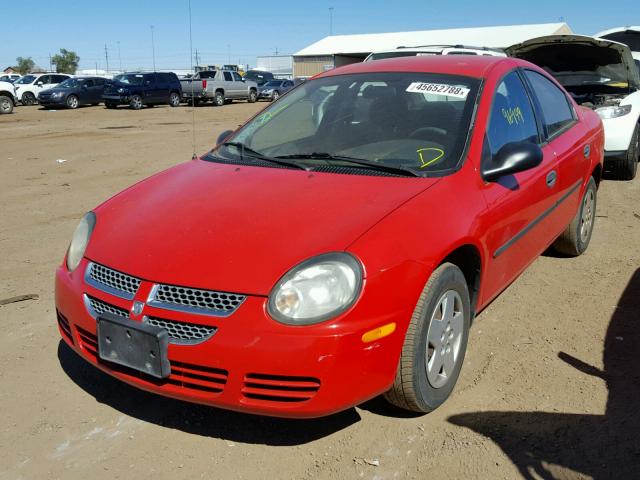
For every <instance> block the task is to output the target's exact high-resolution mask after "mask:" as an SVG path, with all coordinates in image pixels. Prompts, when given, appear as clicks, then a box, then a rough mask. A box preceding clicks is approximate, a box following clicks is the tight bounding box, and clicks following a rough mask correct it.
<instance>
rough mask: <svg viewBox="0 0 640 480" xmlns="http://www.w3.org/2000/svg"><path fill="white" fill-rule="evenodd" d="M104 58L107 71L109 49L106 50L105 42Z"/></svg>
mask: <svg viewBox="0 0 640 480" xmlns="http://www.w3.org/2000/svg"><path fill="white" fill-rule="evenodd" d="M104 60H105V62H106V64H107V73H108V72H109V51H108V50H107V44H106V43H105V44H104Z"/></svg>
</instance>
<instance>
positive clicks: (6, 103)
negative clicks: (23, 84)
mask: <svg viewBox="0 0 640 480" xmlns="http://www.w3.org/2000/svg"><path fill="white" fill-rule="evenodd" d="M16 101H17V100H16V88H15V87H14V86H13V84H12V83H10V82H2V81H0V114H4V113H11V112H13V107H15V105H16Z"/></svg>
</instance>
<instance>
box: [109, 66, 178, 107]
mask: <svg viewBox="0 0 640 480" xmlns="http://www.w3.org/2000/svg"><path fill="white" fill-rule="evenodd" d="M181 96H182V87H181V85H180V80H178V76H177V75H176V74H175V73H172V72H153V73H148V72H147V73H145V72H140V73H123V74H121V75H116V76H115V77H113V80H112V81H111V83H109V84H108V85H107V86H106V87H105V89H104V93H103V95H102V100H103V101H104V104H105V106H106V107H107V108H116V107H117V106H118V105H129V107H130V108H132V109H134V110H139V109H141V108H142V107H143V106H145V105H149V106H153V105H162V104H169V105H170V106H172V107H177V106H179V105H180V97H181Z"/></svg>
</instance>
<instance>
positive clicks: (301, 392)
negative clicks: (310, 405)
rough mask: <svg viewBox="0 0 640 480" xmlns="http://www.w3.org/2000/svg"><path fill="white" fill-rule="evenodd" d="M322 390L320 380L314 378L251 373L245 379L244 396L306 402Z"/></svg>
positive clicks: (278, 400) (277, 400)
mask: <svg viewBox="0 0 640 480" xmlns="http://www.w3.org/2000/svg"><path fill="white" fill-rule="evenodd" d="M319 389H320V380H318V379H317V378H313V377H290V376H284V375H267V374H263V373H249V374H247V375H246V376H245V377H244V386H243V387H242V394H243V395H244V396H245V397H247V398H250V399H253V400H264V401H270V402H289V403H293V402H305V401H307V400H311V399H312V398H313V397H314V396H315V395H316V393H318V390H319Z"/></svg>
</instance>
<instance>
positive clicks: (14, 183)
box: [0, 103, 640, 480]
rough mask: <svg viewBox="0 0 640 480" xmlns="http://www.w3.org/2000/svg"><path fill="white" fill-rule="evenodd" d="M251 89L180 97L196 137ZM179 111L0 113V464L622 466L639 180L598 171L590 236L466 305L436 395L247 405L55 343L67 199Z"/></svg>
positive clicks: (99, 180) (426, 470)
mask: <svg viewBox="0 0 640 480" xmlns="http://www.w3.org/2000/svg"><path fill="white" fill-rule="evenodd" d="M264 106H265V104H262V103H259V104H246V103H237V104H232V105H226V106H224V107H220V108H214V107H209V106H205V107H200V108H197V109H196V112H195V116H196V120H197V128H196V135H195V136H196V142H197V143H196V144H197V147H196V151H197V152H198V153H203V152H204V151H206V150H207V148H208V147H210V146H211V145H213V143H214V141H215V139H216V137H217V136H218V134H219V133H220V132H221V131H223V130H225V129H226V128H227V127H230V128H234V127H235V126H236V125H238V124H239V123H241V122H243V121H244V120H245V119H247V118H248V117H249V116H250V115H252V114H253V113H255V112H256V111H257V110H259V109H261V108H263V107H264ZM191 119H192V110H191V108H188V107H180V108H176V109H172V108H169V107H157V108H146V109H144V110H142V111H138V112H134V111H129V110H127V109H118V110H106V109H104V108H103V107H88V108H80V109H78V110H76V111H62V110H60V111H45V110H41V109H40V108H39V107H18V108H16V110H15V113H14V114H12V115H4V116H1V117H0V146H1V148H0V165H1V166H2V170H1V172H2V174H1V175H0V224H1V226H2V227H1V228H0V252H1V256H0V259H1V261H0V301H1V300H2V299H6V298H9V297H13V296H17V295H27V294H37V295H38V296H39V298H37V299H35V300H33V299H32V300H26V301H22V302H18V303H11V304H8V305H3V306H0V322H1V326H2V329H3V332H4V333H3V334H2V335H1V336H0V381H1V383H2V389H1V390H0V407H1V410H0V411H1V417H0V452H2V453H1V454H0V458H4V460H0V479H3V480H4V479H7V480H9V479H11V480H14V479H22V478H25V479H44V478H47V479H58V478H59V479H65V480H70V479H85V478H94V479H102V478H109V479H118V478H121V479H129V478H137V479H147V478H153V479H156V480H157V479H158V478H169V477H170V476H171V477H174V478H192V479H193V478H207V479H209V478H221V479H227V478H234V479H236V478H244V479H250V478H272V479H279V478H314V479H316V478H317V479H329V478H331V479H334V478H335V479H337V478H340V479H342V478H370V479H393V478H419V479H423V478H442V477H445V478H482V479H488V478H491V479H494V478H495V479H499V478H509V479H510V478H520V477H524V478H534V479H537V478H567V479H569V478H590V477H594V478H608V477H611V478H639V477H640V435H639V434H638V432H640V408H639V407H640V400H639V399H640V373H639V372H640V367H639V365H640V329H639V328H638V325H637V324H638V323H639V322H640V179H636V181H634V182H615V181H604V182H603V183H602V185H601V188H600V191H599V204H598V211H597V215H598V218H597V222H596V226H595V231H594V235H593V239H592V242H591V246H590V248H589V250H588V251H587V253H586V254H585V255H583V256H582V257H579V258H559V257H557V256H554V255H553V254H549V255H545V256H543V257H541V258H540V259H538V260H537V261H536V262H535V263H534V264H533V265H532V266H531V267H530V268H529V269H528V270H527V271H526V272H525V273H524V274H523V275H522V276H521V277H520V278H519V279H518V280H517V281H516V282H515V283H514V284H513V285H512V286H511V287H509V288H508V289H507V291H505V292H504V293H503V294H502V295H501V296H500V297H499V298H498V299H497V300H496V301H495V302H493V304H491V305H490V307H489V308H487V309H486V310H485V311H484V312H482V313H481V314H480V315H479V317H478V318H477V320H476V322H475V324H474V325H473V327H472V330H471V334H470V343H469V350H468V353H467V360H466V363H465V366H464V368H463V370H462V375H461V377H460V380H459V382H458V385H457V387H456V390H455V391H454V394H453V396H452V398H451V399H450V400H449V401H448V402H447V403H446V404H445V405H444V406H443V407H442V408H440V409H439V410H437V411H435V412H433V413H432V414H430V415H426V416H414V415H405V414H403V413H402V412H399V411H397V410H394V409H392V408H389V407H387V406H386V404H385V403H384V401H382V400H380V399H375V400H373V401H371V402H368V403H366V404H363V405H360V406H359V407H357V408H354V409H351V410H349V411H346V412H344V413H341V414H338V415H334V416H332V417H329V418H325V419H318V420H312V421H310V420H305V421H292V420H279V419H272V418H261V417H255V416H251V415H243V414H238V413H232V412H227V411H222V410H216V409H212V408H206V407H202V406H194V405H190V404H187V403H182V402H178V401H174V400H169V399H165V398H161V397H158V396H154V395H151V394H147V393H144V392H141V391H137V390H135V389H133V388H131V387H128V386H126V385H124V384H121V383H119V382H117V381H115V380H112V379H111V378H110V377H108V376H106V375H104V374H102V373H100V372H98V371H97V370H95V369H94V368H93V367H91V366H89V365H88V364H86V363H85V362H84V361H82V360H81V359H80V358H78V357H77V356H76V355H75V354H74V353H73V352H72V351H71V350H70V349H68V348H67V347H65V346H64V345H63V344H62V342H61V341H60V339H59V334H58V331H57V327H56V322H55V309H54V304H53V273H54V269H55V267H56V265H57V264H58V263H59V262H60V261H61V260H62V257H63V255H64V252H65V249H66V248H67V245H68V242H69V240H70V237H71V233H72V231H73V229H74V227H75V225H76V223H77V221H78V220H79V218H80V217H81V215H82V214H83V213H84V212H85V211H87V210H90V209H91V208H93V207H94V206H95V205H96V204H98V203H99V202H101V201H103V200H104V199H106V198H108V197H110V196H111V195H113V194H115V193H116V192H118V191H120V190H121V189H123V188H125V187H126V186H128V185H130V184H132V183H134V182H136V181H138V180H140V179H143V178H145V177H147V176H149V175H151V174H152V173H155V172H157V171H160V170H163V169H165V168H167V167H169V166H172V165H174V164H176V163H178V162H182V161H189V159H190V158H191V154H192V130H191Z"/></svg>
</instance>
